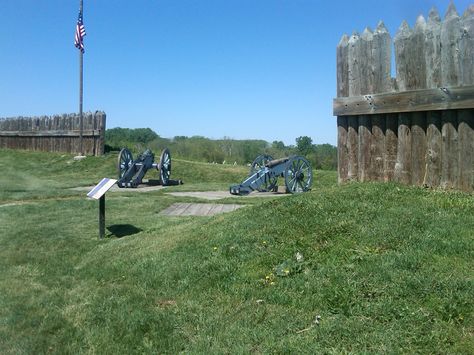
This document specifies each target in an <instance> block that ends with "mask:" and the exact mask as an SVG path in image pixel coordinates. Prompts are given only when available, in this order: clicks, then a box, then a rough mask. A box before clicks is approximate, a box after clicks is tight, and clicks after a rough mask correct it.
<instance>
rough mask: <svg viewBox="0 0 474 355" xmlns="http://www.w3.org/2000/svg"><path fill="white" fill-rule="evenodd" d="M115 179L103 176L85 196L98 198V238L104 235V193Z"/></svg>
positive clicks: (113, 183)
mask: <svg viewBox="0 0 474 355" xmlns="http://www.w3.org/2000/svg"><path fill="white" fill-rule="evenodd" d="M116 182H117V180H115V179H109V178H103V179H102V180H101V181H100V182H99V183H98V184H97V185H96V186H94V188H93V189H92V190H90V191H89V192H88V193H87V197H89V198H92V199H94V200H99V239H103V238H104V237H105V193H106V192H107V191H109V190H110V188H111V187H112V186H114V185H115V183H116Z"/></svg>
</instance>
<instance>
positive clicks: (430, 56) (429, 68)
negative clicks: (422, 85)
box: [425, 8, 442, 89]
mask: <svg viewBox="0 0 474 355" xmlns="http://www.w3.org/2000/svg"><path fill="white" fill-rule="evenodd" d="M425 63H426V65H425V68H426V88H428V89H429V88H438V87H441V86H442V85H441V18H440V16H439V13H438V10H437V9H436V8H432V9H431V10H430V13H429V16H428V23H427V25H426V28H425Z"/></svg>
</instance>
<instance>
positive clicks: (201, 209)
mask: <svg viewBox="0 0 474 355" xmlns="http://www.w3.org/2000/svg"><path fill="white" fill-rule="evenodd" d="M245 206H246V205H236V204H214V203H182V202H180V203H173V204H172V205H171V206H170V207H168V208H167V209H165V210H163V211H161V212H160V215H162V216H213V215H215V214H220V213H226V212H232V211H235V210H237V209H239V208H241V207H245Z"/></svg>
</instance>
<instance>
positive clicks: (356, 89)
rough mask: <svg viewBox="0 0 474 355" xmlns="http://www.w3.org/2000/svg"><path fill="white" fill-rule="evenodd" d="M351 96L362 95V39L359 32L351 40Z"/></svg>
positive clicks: (349, 66) (349, 50) (349, 65)
mask: <svg viewBox="0 0 474 355" xmlns="http://www.w3.org/2000/svg"><path fill="white" fill-rule="evenodd" d="M348 52H349V64H348V68H349V96H356V95H361V80H362V75H361V69H360V62H361V61H362V58H363V55H361V39H360V36H359V34H358V33H357V32H354V33H353V34H352V36H351V37H350V38H349V49H348Z"/></svg>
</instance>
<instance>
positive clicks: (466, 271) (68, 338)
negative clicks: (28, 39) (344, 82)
mask: <svg viewBox="0 0 474 355" xmlns="http://www.w3.org/2000/svg"><path fill="white" fill-rule="evenodd" d="M2 153H4V151H3V152H2ZM6 153H7V154H2V155H1V156H0V164H2V165H5V164H6V162H9V161H11V159H13V158H12V156H13V157H15V156H18V155H17V154H24V155H22V158H24V159H26V160H27V161H28V163H27V164H25V165H24V166H25V168H24V169H22V171H21V173H19V175H21V176H20V177H19V179H24V180H25V181H26V180H28V179H29V177H31V176H34V179H38V180H41V181H44V180H48V181H50V187H49V188H46V187H41V188H39V189H34V188H32V187H29V188H28V189H23V190H22V189H21V186H22V185H21V184H18V186H17V190H18V191H14V189H13V188H11V187H10V186H11V185H14V184H16V182H15V183H11V182H8V181H2V185H3V186H6V187H7V190H6V191H8V192H6V193H4V195H2V196H5V197H3V198H0V224H1V225H2V228H3V231H2V233H0V244H1V246H2V248H1V249H0V268H1V270H2V273H0V291H1V292H0V352H2V353H44V352H60V353H70V352H71V353H72V352H74V353H77V352H86V353H88V352H90V353H104V352H107V353H113V352H119V353H149V352H151V353H154V352H157V353H178V352H183V353H248V352H256V353H273V352H277V353H281V352H289V353H341V352H343V353H344V352H356V353H360V352H373V353H381V352H405V353H412V352H421V353H469V352H471V351H472V349H473V348H474V341H473V334H474V311H473V310H474V301H473V297H472V295H473V294H474V280H473V277H472V270H473V269H474V261H473V260H474V244H473V241H474V236H473V233H472V231H473V230H474V213H473V212H474V201H473V199H472V195H467V194H462V193H455V192H449V193H446V192H438V191H427V190H423V189H418V188H408V187H402V186H398V185H394V184H349V185H344V186H337V185H336V184H335V175H334V173H332V172H330V173H328V172H321V171H317V172H316V182H315V185H314V188H313V191H311V192H310V193H306V194H303V195H298V196H288V197H284V198H278V199H272V200H258V201H257V200H256V199H244V200H242V199H238V198H236V199H232V198H231V199H230V200H232V201H234V202H235V201H237V202H240V203H242V201H245V203H246V204H247V203H250V204H251V205H250V206H247V207H245V208H242V209H239V210H237V211H235V212H232V213H229V214H224V215H219V216H214V217H184V218H183V217H181V218H175V217H174V218H173V217H164V216H160V215H159V212H160V211H162V210H163V209H164V208H166V207H167V206H169V205H170V204H171V203H173V202H177V201H184V200H186V199H180V198H176V197H171V196H169V195H165V194H164V192H163V191H156V192H150V193H147V194H146V195H143V194H130V193H121V192H119V193H114V194H109V195H108V197H107V226H108V228H109V232H108V238H106V239H105V240H104V241H98V240H97V221H96V214H97V204H96V202H95V201H90V200H86V199H84V196H82V195H83V193H82V194H79V193H77V192H71V191H70V190H69V189H67V187H69V186H70V185H69V182H68V181H69V178H70V177H71V178H77V179H78V180H79V181H80V183H81V184H82V183H83V184H88V183H90V182H92V181H94V180H95V179H96V178H97V176H96V175H98V176H99V177H100V176H101V175H103V174H108V173H109V170H107V169H111V170H112V171H113V161H114V157H113V156H112V157H105V158H88V159H86V161H83V162H81V163H80V164H87V166H89V167H90V170H93V169H92V168H94V169H96V168H97V170H98V171H94V172H93V173H92V172H91V171H88V172H85V170H86V169H84V166H82V169H79V168H78V172H75V173H73V172H72V171H70V172H68V173H66V172H62V171H63V170H62V169H60V167H63V168H67V167H70V165H68V163H67V162H68V161H69V160H70V157H64V158H62V157H61V156H55V155H47V154H44V153H43V154H41V153H17V152H15V153H12V152H9V151H7V152H6ZM36 154H38V155H36ZM7 156H8V157H7ZM49 159H51V160H49ZM54 159H56V160H54ZM60 159H64V160H60ZM45 161H46V162H50V161H56V163H57V164H58V166H57V169H56V170H55V173H54V174H49V173H48V171H49V169H45V168H44V166H45V164H44V162H45ZM104 161H105V162H107V164H109V163H112V168H110V167H106V166H105V164H104ZM73 164H76V163H73ZM46 165H48V164H46ZM186 167H189V168H191V167H192V169H188V170H187V169H186ZM74 169H76V168H75V167H74ZM101 169H103V170H101ZM179 169H183V170H182V171H180V170H179ZM88 170H89V169H88ZM176 170H177V171H178V172H180V173H181V174H182V175H184V176H180V177H181V178H183V180H185V179H188V181H189V184H190V186H191V187H192V188H195V189H200V188H204V187H206V186H214V187H216V188H217V187H219V186H226V184H227V183H230V182H238V181H240V180H241V175H239V173H240V172H244V174H245V171H246V168H245V167H225V166H224V167H223V166H211V167H209V166H207V165H206V164H196V163H191V162H184V161H182V162H179V161H177V162H176ZM189 170H192V171H189ZM35 171H36V172H41V174H39V175H34V174H33V172H35ZM79 172H80V174H79ZM69 174H70V175H69ZM94 174H96V175H94ZM233 174H234V175H233ZM77 175H81V177H77ZM193 177H195V180H193ZM198 177H200V178H198ZM235 179H237V181H235ZM185 182H186V180H185ZM184 187H188V185H184ZM184 187H182V188H184ZM31 196H34V198H31ZM249 200H252V201H249ZM2 204H3V207H2ZM7 204H8V205H7ZM117 230H120V231H124V233H123V234H120V233H117V232H116V231H117Z"/></svg>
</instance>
